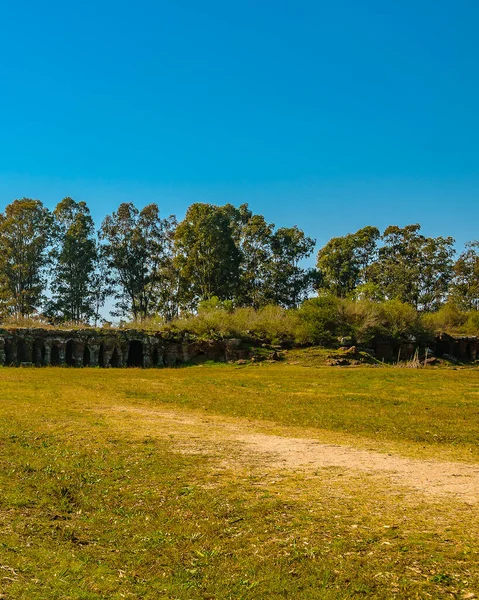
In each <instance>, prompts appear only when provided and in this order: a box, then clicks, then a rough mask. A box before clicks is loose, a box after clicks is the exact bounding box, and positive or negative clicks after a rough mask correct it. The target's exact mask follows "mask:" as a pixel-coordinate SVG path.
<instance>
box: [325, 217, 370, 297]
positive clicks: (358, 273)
mask: <svg viewBox="0 0 479 600" xmlns="http://www.w3.org/2000/svg"><path fill="white" fill-rule="evenodd" d="M378 239H379V230H378V229H377V228H376V227H364V228H363V229H360V230H359V231H357V232H356V233H350V234H348V235H345V236H343V237H336V238H332V239H331V240H330V241H329V242H328V243H327V244H326V245H325V246H324V247H323V248H321V250H320V251H319V252H318V260H317V267H318V269H319V272H320V273H321V283H320V286H321V288H323V289H325V290H328V291H329V292H331V293H332V294H334V295H336V296H339V297H341V298H344V297H346V296H347V295H348V294H350V293H351V292H353V291H354V290H355V289H356V288H357V287H358V286H359V285H361V284H366V283H367V281H368V270H369V266H370V265H371V264H372V262H373V261H374V259H375V257H376V253H377V241H378Z"/></svg>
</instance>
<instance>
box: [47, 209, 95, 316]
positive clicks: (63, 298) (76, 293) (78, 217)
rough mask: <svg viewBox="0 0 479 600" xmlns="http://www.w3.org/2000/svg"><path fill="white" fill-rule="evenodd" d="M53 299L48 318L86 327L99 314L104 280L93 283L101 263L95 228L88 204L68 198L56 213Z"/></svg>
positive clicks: (50, 302) (53, 251) (53, 253)
mask: <svg viewBox="0 0 479 600" xmlns="http://www.w3.org/2000/svg"><path fill="white" fill-rule="evenodd" d="M53 217H54V223H55V228H54V245H53V248H52V251H51V258H52V260H53V265H54V267H53V279H52V281H51V290H52V298H51V300H50V301H49V303H48V308H47V314H50V315H52V316H53V317H55V318H57V319H61V320H63V321H72V322H74V323H86V322H88V321H90V319H92V318H94V317H95V315H96V313H97V312H98V304H99V300H98V299H99V297H100V296H101V288H102V287H103V280H98V279H96V280H93V276H94V271H95V266H96V263H97V261H98V252H97V244H96V240H95V225H94V223H93V219H92V218H91V215H90V211H89V209H88V207H87V205H86V203H85V202H75V200H73V199H72V198H64V199H63V200H62V201H61V202H59V203H58V204H57V206H56V208H55V210H54V211H53ZM99 288H100V289H99Z"/></svg>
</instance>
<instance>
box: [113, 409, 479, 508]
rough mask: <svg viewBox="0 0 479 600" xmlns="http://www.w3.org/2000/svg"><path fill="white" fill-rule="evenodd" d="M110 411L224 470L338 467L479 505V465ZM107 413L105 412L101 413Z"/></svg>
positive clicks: (236, 423) (183, 417)
mask: <svg viewBox="0 0 479 600" xmlns="http://www.w3.org/2000/svg"><path fill="white" fill-rule="evenodd" d="M107 412H109V413H110V414H112V413H113V414H112V416H114V415H115V416H116V417H122V418H123V419H126V420H131V421H132V424H131V426H132V427H134V428H135V431H137V432H141V433H142V434H143V435H152V436H160V437H166V438H169V439H171V440H172V442H173V443H174V444H175V447H176V448H177V449H178V450H180V451H182V452H185V453H202V454H210V455H212V456H215V457H216V459H217V460H218V461H219V464H221V465H223V466H225V465H227V466H231V465H238V464H242V465H248V464H252V463H255V464H257V463H258V461H259V462H260V463H261V466H262V468H264V469H280V470H287V471H292V472H298V471H300V472H305V473H308V472H309V473H314V472H317V471H318V470H319V469H323V468H332V467H335V468H338V469H341V470H342V471H343V473H342V474H343V475H348V474H350V475H357V474H358V473H363V474H368V475H372V476H375V475H376V476H381V477H385V478H386V479H387V480H388V483H389V484H390V485H391V486H394V485H396V486H406V487H407V488H410V489H411V491H413V490H415V491H416V492H419V493H421V494H425V495H431V496H455V497H456V499H458V500H463V501H465V502H467V503H471V504H472V503H477V502H479V465H477V466H476V465H468V464H465V463H457V462H443V461H436V460H418V459H411V458H406V457H403V456H400V455H397V454H386V453H381V452H374V451H369V450H363V449H358V448H354V447H351V446H343V445H335V444H328V443H322V442H321V441H320V440H318V439H305V438H296V437H287V436H283V435H274V434H271V435H269V434H265V433H259V432H258V431H257V430H255V427H254V425H253V424H250V423H248V422H245V421H244V420H240V419H237V420H236V419H230V418H225V417H220V416H216V415H215V416H208V417H203V416H200V415H198V414H196V413H194V412H193V411H188V410H184V411H179V410H174V409H171V410H170V409H158V410H151V409H142V408H134V407H131V406H116V407H114V409H113V410H112V408H111V407H108V409H107ZM102 413H104V409H102Z"/></svg>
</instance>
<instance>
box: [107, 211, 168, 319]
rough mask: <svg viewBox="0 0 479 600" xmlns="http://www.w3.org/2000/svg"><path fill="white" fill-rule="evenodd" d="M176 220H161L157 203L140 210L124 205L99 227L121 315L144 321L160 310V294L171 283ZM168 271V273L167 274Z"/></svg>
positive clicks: (118, 310) (118, 311) (118, 312)
mask: <svg viewBox="0 0 479 600" xmlns="http://www.w3.org/2000/svg"><path fill="white" fill-rule="evenodd" d="M174 226H175V219H174V218H173V217H170V218H169V219H161V218H160V216H159V209H158V206H157V205H156V204H149V205H148V206H145V208H143V209H142V210H138V209H137V208H136V207H135V206H134V205H133V204H131V203H129V204H127V203H124V204H121V205H120V206H119V208H118V211H117V212H114V213H112V214H111V215H108V216H107V217H106V218H105V219H104V221H103V223H102V225H101V229H100V239H101V240H102V241H103V247H102V252H103V254H104V256H105V258H106V260H107V263H108V266H109V268H110V269H111V270H112V279H113V282H114V283H115V284H116V286H117V290H118V291H117V293H116V298H117V313H116V314H118V315H122V314H128V315H132V316H133V318H134V320H135V321H136V320H142V319H145V318H146V317H148V316H149V315H151V314H153V313H154V312H155V311H156V310H157V309H158V294H159V290H160V289H161V287H162V285H163V284H164V283H166V284H169V283H170V280H169V273H168V268H169V264H170V263H171V260H172V257H171V238H172V233H171V232H172V229H173V228H174ZM165 272H166V273H168V276H167V275H165Z"/></svg>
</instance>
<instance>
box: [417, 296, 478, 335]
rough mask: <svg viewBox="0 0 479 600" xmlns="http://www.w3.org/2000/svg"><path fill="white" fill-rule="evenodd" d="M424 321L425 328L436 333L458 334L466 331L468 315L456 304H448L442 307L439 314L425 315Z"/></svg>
mask: <svg viewBox="0 0 479 600" xmlns="http://www.w3.org/2000/svg"><path fill="white" fill-rule="evenodd" d="M422 320H423V323H424V324H425V326H426V327H427V328H429V329H431V330H432V331H434V333H441V332H449V333H456V332H460V331H462V330H463V329H464V326H465V324H466V322H467V320H468V315H467V313H466V312H464V311H463V310H461V309H460V308H459V307H458V306H457V305H456V304H454V303H452V302H448V303H447V304H444V305H443V306H441V308H440V309H439V310H438V311H437V312H434V313H427V314H425V315H424V316H423V318H422Z"/></svg>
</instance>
